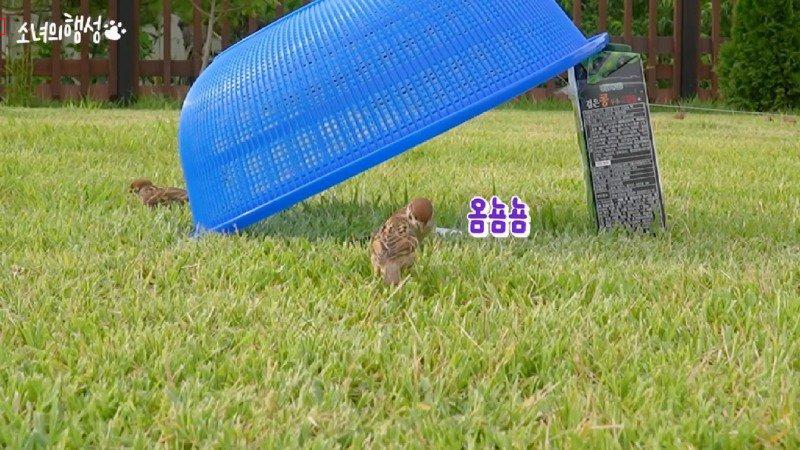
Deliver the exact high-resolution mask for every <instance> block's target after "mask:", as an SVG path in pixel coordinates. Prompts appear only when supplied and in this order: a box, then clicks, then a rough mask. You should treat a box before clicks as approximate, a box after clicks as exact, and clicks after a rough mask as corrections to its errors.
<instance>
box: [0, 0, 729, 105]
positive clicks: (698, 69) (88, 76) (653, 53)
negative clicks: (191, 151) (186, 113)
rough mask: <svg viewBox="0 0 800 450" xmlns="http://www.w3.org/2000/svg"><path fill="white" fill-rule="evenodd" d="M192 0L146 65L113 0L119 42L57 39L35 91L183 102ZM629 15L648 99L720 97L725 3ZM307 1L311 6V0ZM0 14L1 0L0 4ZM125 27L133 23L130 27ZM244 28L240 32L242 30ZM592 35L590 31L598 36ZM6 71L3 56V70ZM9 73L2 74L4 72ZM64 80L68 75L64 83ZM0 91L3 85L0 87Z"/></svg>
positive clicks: (686, 2)
mask: <svg viewBox="0 0 800 450" xmlns="http://www.w3.org/2000/svg"><path fill="white" fill-rule="evenodd" d="M173 1H175V2H177V1H190V0H162V2H163V10H162V13H163V18H164V24H167V25H165V26H164V27H163V33H164V34H163V39H162V40H161V41H162V43H163V51H162V54H163V58H162V59H160V60H146V59H142V58H140V55H139V45H138V42H139V33H140V31H141V25H140V18H139V7H140V4H139V3H140V0H109V1H108V14H107V15H108V18H111V19H117V20H123V23H125V26H126V28H127V30H128V33H127V34H126V35H124V36H123V38H122V39H121V40H120V41H119V42H111V43H110V44H109V49H108V52H107V55H106V56H104V57H90V50H89V49H90V44H89V39H84V40H83V41H82V42H81V44H80V56H79V58H77V59H64V58H63V57H62V52H61V46H62V44H61V43H59V42H53V43H52V44H51V45H52V51H51V56H50V57H49V58H34V59H33V60H32V65H33V74H34V76H35V77H39V78H37V79H43V80H44V81H43V82H42V83H40V84H39V85H38V86H37V94H38V95H39V96H40V97H41V98H45V99H56V100H58V99H62V100H63V99H78V98H83V97H87V98H92V99H97V100H109V99H112V100H113V99H117V98H124V97H127V96H129V95H131V94H132V95H150V94H160V95H165V96H169V97H173V98H182V97H183V96H184V95H185V94H186V91H187V90H188V86H189V84H190V83H191V81H192V80H193V79H195V78H196V77H197V76H198V75H199V73H200V70H201V54H200V53H201V52H200V51H199V50H200V49H201V48H202V47H203V35H204V32H203V31H204V29H203V28H204V26H206V25H205V24H204V23H203V22H204V20H203V18H204V12H203V11H201V10H200V9H199V8H198V6H197V3H196V2H192V5H193V6H192V11H193V14H192V23H191V28H192V33H191V42H192V49H193V50H192V51H191V52H190V53H189V59H186V60H173V59H172V54H171V47H172V45H171V38H172V36H171V32H172V30H171V26H169V25H170V24H171V14H172V12H173V11H172V2H173ZM701 1H710V2H711V7H712V8H711V10H712V14H711V16H712V24H711V30H712V32H711V36H701V34H700V9H699V8H700V3H701ZM220 2H221V8H222V9H223V10H226V9H227V5H228V0H220ZM623 2H624V13H623V14H624V17H622V23H623V27H624V30H623V33H622V35H621V36H613V37H612V41H613V42H618V43H626V44H629V45H631V46H632V47H633V48H634V50H635V51H637V52H640V53H643V54H645V55H647V58H646V59H647V61H648V64H647V68H646V72H647V80H648V84H649V91H650V95H651V97H652V99H653V100H655V101H660V102H668V101H674V100H676V99H679V98H681V97H690V96H694V95H697V96H698V97H699V98H701V99H711V98H715V97H716V95H717V77H716V73H715V71H714V70H713V67H714V66H715V65H716V63H717V61H718V58H719V49H720V45H721V44H722V43H723V41H724V38H723V37H722V30H721V23H722V10H721V2H722V0H675V6H674V8H673V9H674V17H673V20H674V26H673V28H674V30H675V32H674V33H673V35H672V36H661V35H659V34H658V23H657V20H658V14H657V8H658V3H659V0H648V11H646V13H647V14H648V32H647V35H646V36H639V35H634V32H633V29H634V27H633V24H634V14H643V13H645V12H644V11H634V6H633V5H634V3H633V0H623ZM306 3H307V2H306ZM598 4H599V7H598V9H599V11H597V17H598V21H599V23H598V28H599V31H605V30H607V26H608V23H609V17H610V16H609V5H608V4H609V0H599V1H598ZM61 5H62V2H61V0H52V3H51V10H50V16H51V18H50V21H52V22H60V21H61V20H62V12H63V11H62V9H61ZM0 10H2V0H0ZM72 12H74V13H77V14H81V15H85V16H89V0H80V11H72ZM285 13H286V11H285V9H284V8H282V7H280V6H279V7H278V8H277V10H276V11H275V13H274V14H273V15H272V16H271V17H270V19H269V20H277V18H280V17H281V16H282V15H284V14H285ZM571 13H572V17H573V21H574V22H575V24H576V25H578V26H579V27H580V26H582V25H583V20H582V18H583V17H584V15H585V14H586V13H587V11H584V10H583V9H582V2H581V0H573V6H572V11H571ZM30 19H31V0H23V7H22V20H23V21H25V22H28V23H30ZM266 22H267V20H264V19H263V18H259V17H254V16H251V17H247V18H246V21H244V23H245V24H246V30H238V31H240V32H239V33H238V35H239V36H241V35H242V34H250V33H253V32H254V31H256V30H257V29H258V28H260V27H261V26H264V25H266V24H267V23H266ZM128 23H132V26H129V25H128ZM217 30H218V33H219V35H220V36H221V46H222V48H223V49H224V48H226V47H228V46H230V45H231V44H233V40H234V35H235V33H234V30H232V27H231V21H230V19H229V17H228V15H225V16H223V18H222V19H221V20H220V23H219V27H218V28H217ZM242 31H243V33H242ZM594 31H595V30H592V32H594ZM23 45H24V46H25V49H24V54H29V52H30V48H29V46H30V44H23ZM3 66H4V61H3V55H2V52H0V70H1V69H2V68H3ZM0 73H4V72H0ZM64 77H69V78H68V79H67V81H68V82H67V83H64ZM558 88H560V86H559V83H558V81H555V80H553V81H550V82H548V83H547V84H546V85H545V86H541V87H538V88H536V89H534V90H532V91H531V92H529V93H528V96H529V97H531V98H534V99H542V98H548V97H551V96H552V95H553V93H554V92H555V91H556V90H557V89H558ZM0 89H2V86H0Z"/></svg>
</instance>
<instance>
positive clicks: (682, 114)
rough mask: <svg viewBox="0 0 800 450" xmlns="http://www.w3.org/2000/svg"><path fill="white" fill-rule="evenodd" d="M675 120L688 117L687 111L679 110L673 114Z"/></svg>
mask: <svg viewBox="0 0 800 450" xmlns="http://www.w3.org/2000/svg"><path fill="white" fill-rule="evenodd" d="M673 117H674V118H675V120H683V119H685V118H686V111H678V112H676V113H675V115H674V116H673Z"/></svg>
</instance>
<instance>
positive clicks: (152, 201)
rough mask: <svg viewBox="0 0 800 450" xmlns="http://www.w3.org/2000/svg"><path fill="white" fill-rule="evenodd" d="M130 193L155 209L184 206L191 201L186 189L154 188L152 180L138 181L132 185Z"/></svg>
mask: <svg viewBox="0 0 800 450" xmlns="http://www.w3.org/2000/svg"><path fill="white" fill-rule="evenodd" d="M130 191H131V192H132V193H134V194H136V195H138V196H139V199H140V200H141V201H142V203H144V204H145V205H147V206H149V207H151V208H155V207H156V206H166V205H169V204H170V203H178V204H181V205H182V204H184V203H187V202H188V201H189V196H188V195H187V194H186V190H185V189H180V188H174V187H158V186H154V185H153V183H151V182H150V180H145V179H138V180H134V181H133V182H132V183H131V187H130Z"/></svg>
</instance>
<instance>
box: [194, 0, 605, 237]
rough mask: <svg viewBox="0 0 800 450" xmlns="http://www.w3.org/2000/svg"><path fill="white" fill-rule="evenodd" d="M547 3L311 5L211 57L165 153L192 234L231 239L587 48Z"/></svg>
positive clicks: (417, 0) (473, 0)
mask: <svg viewBox="0 0 800 450" xmlns="http://www.w3.org/2000/svg"><path fill="white" fill-rule="evenodd" d="M607 42H608V37H607V36H606V35H601V36H597V37H595V38H593V39H590V40H587V39H586V38H585V37H584V36H583V34H582V33H581V32H580V31H579V30H578V29H577V28H576V27H575V26H574V25H573V24H572V22H571V21H570V19H569V18H568V17H567V15H566V14H565V13H564V12H563V11H562V10H561V8H560V7H559V6H558V5H557V4H556V3H555V1H554V0H492V1H487V0H318V1H316V2H314V3H311V4H310V5H308V6H306V7H304V8H301V9H299V10H297V11H295V12H294V13H292V14H289V15H287V16H286V17H284V18H282V19H280V20H278V21H277V22H274V23H273V24H271V25H269V26H267V27H265V28H263V29H261V30H260V31H258V32H256V33H254V34H253V35H251V36H249V37H247V38H245V39H244V40H242V41H241V42H239V43H237V44H235V45H233V46H232V47H230V48H229V49H227V50H225V51H224V52H223V53H221V54H220V55H219V56H217V57H216V58H215V59H214V61H213V63H212V64H211V65H210V66H209V67H208V68H207V69H206V70H205V71H204V72H203V73H202V75H201V76H200V77H199V78H198V79H197V81H196V82H195V83H194V85H193V86H192V88H191V90H190V91H189V93H188V95H187V97H186V100H185V103H184V105H183V110H182V113H181V120H180V130H179V145H180V156H181V162H182V164H183V171H184V176H185V178H186V184H187V187H188V191H189V199H190V204H191V209H192V214H193V217H194V221H195V225H196V226H197V228H198V231H201V232H202V231H218V232H231V231H237V230H240V229H242V228H244V227H246V226H248V225H251V224H253V223H255V222H257V221H259V220H261V219H263V218H266V217H268V216H270V215H272V214H275V213H277V212H279V211H281V210H284V209H286V208H288V207H290V206H292V205H293V204H295V203H297V202H299V201H302V200H303V199H306V198H308V197H310V196H312V195H314V194H316V193H319V192H321V191H323V190H325V189H327V188H329V187H331V186H333V185H335V184H337V183H340V182H342V181H344V180H346V179H348V178H350V177H352V176H354V175H357V174H358V173H360V172H363V171H365V170H367V169H369V168H371V167H373V166H375V165H376V164H379V163H381V162H383V161H385V160H387V159H389V158H391V157H393V156H396V155H397V154H399V153H401V152H403V151H405V150H408V149H410V148H412V147H414V146H416V145H418V144H420V143H422V142H424V141H426V140H428V139H430V138H432V137H434V136H436V135H438V134H440V133H442V132H444V131H446V130H448V129H450V128H452V127H454V126H456V125H459V124H461V123H463V122H465V121H466V120H468V119H470V118H472V117H474V116H476V115H478V114H480V113H482V112H484V111H486V110H488V109H490V108H493V107H494V106H496V105H498V104H500V103H502V102H504V101H506V100H509V99H511V98H513V97H515V96H517V95H520V94H522V93H524V92H525V91H527V90H529V89H531V88H533V87H535V86H537V85H539V84H541V83H542V82H544V81H546V80H548V79H550V78H551V77H553V76H555V75H557V74H559V73H560V72H563V71H565V70H566V69H568V68H570V67H572V66H574V65H576V64H578V63H580V62H581V61H583V60H584V59H586V58H588V57H589V56H591V55H593V54H595V53H597V52H599V51H601V50H602V49H603V47H605V45H606V44H607Z"/></svg>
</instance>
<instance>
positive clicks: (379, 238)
mask: <svg viewBox="0 0 800 450" xmlns="http://www.w3.org/2000/svg"><path fill="white" fill-rule="evenodd" d="M433 228H434V221H433V204H432V203H431V201H430V200H428V199H426V198H416V199H414V200H412V201H411V203H409V204H408V205H407V206H406V207H405V208H402V209H399V210H398V211H396V212H395V213H394V214H392V216H391V217H389V218H388V219H387V220H386V222H384V223H383V225H381V227H380V228H379V229H378V230H377V231H376V232H375V233H374V234H373V235H372V242H371V243H370V250H371V259H372V268H373V269H374V272H375V274H376V275H380V276H381V277H383V281H384V282H386V283H387V284H390V285H397V284H400V272H401V271H402V270H403V269H406V268H408V267H411V266H412V265H413V264H414V260H415V258H416V252H417V249H418V248H419V246H420V243H421V242H422V240H423V239H424V238H425V236H427V235H428V234H430V232H431V230H433Z"/></svg>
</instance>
